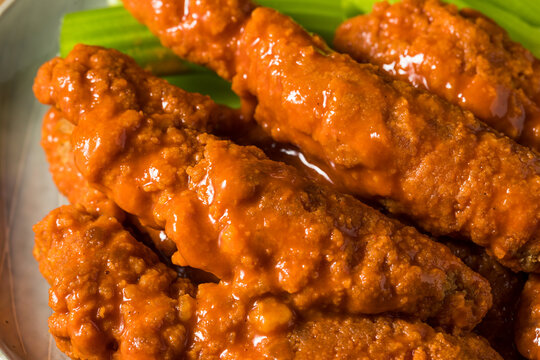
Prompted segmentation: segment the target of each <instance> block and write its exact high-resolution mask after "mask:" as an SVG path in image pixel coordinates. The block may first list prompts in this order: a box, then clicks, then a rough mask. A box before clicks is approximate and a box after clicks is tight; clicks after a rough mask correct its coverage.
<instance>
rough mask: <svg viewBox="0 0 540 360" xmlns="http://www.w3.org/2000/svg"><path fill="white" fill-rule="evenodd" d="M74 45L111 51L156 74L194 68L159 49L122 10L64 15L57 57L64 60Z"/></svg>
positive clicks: (148, 35) (158, 45) (141, 28)
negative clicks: (121, 54)
mask: <svg viewBox="0 0 540 360" xmlns="http://www.w3.org/2000/svg"><path fill="white" fill-rule="evenodd" d="M78 43H83V44H87V45H99V46H104V47H109V48H115V49H117V50H119V51H122V52H124V53H126V54H128V55H130V56H131V57H133V58H134V59H135V60H136V61H137V63H138V64H139V65H141V66H142V67H143V68H146V69H148V70H151V71H152V72H154V73H155V74H158V75H164V74H174V73H178V72H182V71H188V70H189V71H193V70H195V69H198V67H195V66H194V65H190V64H188V63H187V62H185V61H182V60H180V59H179V58H178V57H177V56H176V55H174V53H173V52H172V51H171V50H169V49H167V48H165V47H163V46H162V45H161V43H160V42H159V40H158V39H157V38H156V37H155V36H154V35H153V34H152V33H151V32H150V31H149V30H148V29H147V28H146V27H145V26H143V25H141V24H139V23H138V22H137V20H135V19H134V18H133V17H132V16H131V14H130V13H129V12H128V11H127V10H126V9H124V8H123V7H110V8H104V9H96V10H86V11H80V12H75V13H70V14H66V15H65V16H64V19H63V21H62V28H61V30H60V56H62V57H65V56H66V55H67V54H68V53H69V52H70V51H71V49H73V47H74V46H75V45H76V44H78Z"/></svg>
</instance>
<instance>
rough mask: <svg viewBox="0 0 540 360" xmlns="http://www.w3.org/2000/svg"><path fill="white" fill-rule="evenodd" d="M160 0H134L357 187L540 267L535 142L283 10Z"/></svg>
mask: <svg viewBox="0 0 540 360" xmlns="http://www.w3.org/2000/svg"><path fill="white" fill-rule="evenodd" d="M159 3H160V4H161V5H160V6H161V7H162V8H163V9H167V11H161V10H160V11H158V9H156V8H155V7H154V6H155V3H154V2H152V1H128V0H126V1H125V5H126V7H127V8H128V9H129V10H130V11H132V12H133V14H134V15H135V16H136V17H137V18H139V19H140V20H141V21H143V22H144V23H145V24H147V25H148V26H149V27H150V29H151V30H152V31H153V32H154V33H156V34H157V35H158V36H159V37H160V38H161V39H162V41H163V42H164V43H165V44H166V45H168V46H171V47H172V48H173V49H174V50H175V52H176V53H177V54H179V55H180V56H182V57H185V58H188V59H190V60H192V61H196V62H199V63H203V64H205V65H207V66H209V67H211V68H213V69H214V70H216V71H218V72H219V73H220V74H221V75H222V76H224V77H226V78H228V79H232V80H233V89H234V90H235V91H236V92H237V93H238V94H239V95H240V96H241V97H242V99H243V101H244V111H245V113H246V114H247V115H249V114H250V113H252V112H251V111H250V110H253V109H254V113H253V114H254V115H253V116H254V118H255V119H256V120H257V121H258V122H259V123H260V124H261V125H262V127H263V128H264V129H265V130H266V131H267V132H268V133H270V134H271V135H272V137H273V138H274V139H275V140H277V141H280V142H288V143H293V144H295V145H297V146H298V147H299V148H300V149H301V150H302V151H303V152H304V153H305V154H308V155H310V156H311V157H313V158H318V159H320V160H322V161H324V162H325V163H327V164H328V165H329V166H328V167H329V168H331V169H333V172H334V176H333V178H334V179H339V183H341V184H342V185H343V187H345V188H346V189H347V190H348V191H349V192H350V193H353V194H356V195H360V196H362V197H365V198H369V199H373V200H378V201H380V202H381V203H382V204H384V205H385V206H386V207H387V208H388V209H389V210H390V211H392V212H394V213H405V214H407V215H408V216H410V217H411V218H412V219H413V220H414V221H416V222H417V223H418V224H420V225H421V226H422V227H423V228H424V229H426V230H428V231H430V232H432V233H433V234H435V235H444V234H447V235H456V236H460V237H465V238H470V239H472V240H473V241H474V242H476V243H478V244H480V245H482V246H485V247H487V248H488V249H489V251H490V252H491V253H492V254H494V255H495V256H496V257H497V258H498V259H499V260H500V261H501V262H502V263H503V264H505V265H506V266H509V267H511V268H513V269H515V270H526V271H538V269H539V266H540V261H539V255H540V238H539V237H540V235H539V224H540V211H539V208H540V175H539V170H540V167H539V165H538V157H537V155H536V154H535V153H533V152H531V151H530V150H528V149H526V148H523V147H520V146H518V145H516V144H515V143H514V142H512V141H510V140H509V139H507V138H504V137H500V136H499V135H498V134H496V133H495V132H492V131H491V130H489V129H487V128H486V126H485V125H483V124H482V123H480V122H479V121H478V120H476V119H475V118H474V117H473V116H472V115H471V114H470V113H468V112H464V111H462V110H461V109H459V108H458V107H455V106H452V105H450V104H448V103H447V102H445V101H443V100H441V99H440V98H438V97H436V96H434V95H430V94H427V93H424V92H421V91H418V90H416V89H414V88H413V87H412V86H410V85H408V84H405V83H403V82H400V81H394V80H392V79H390V78H388V77H385V76H382V75H381V74H380V72H379V70H378V69H377V68H376V67H374V66H371V65H367V64H359V63H357V62H355V61H353V60H352V59H351V58H350V57H348V56H346V55H341V54H338V53H335V52H333V51H331V50H330V49H329V48H328V47H327V46H326V45H325V44H324V43H323V42H322V41H321V40H319V39H318V38H316V37H312V36H310V35H309V34H307V33H306V32H305V31H304V30H303V29H301V28H300V27H299V26H298V25H297V24H295V23H294V22H293V21H292V20H291V19H289V18H287V17H286V16H283V15H280V14H278V13H277V12H275V11H273V10H270V9H267V8H256V9H255V10H251V6H250V3H249V2H248V1H240V0H236V1H225V0H222V1H219V0H206V1H197V2H191V1H190V2H186V3H185V4H184V3H183V2H182V1H177V0H165V1H161V2H159ZM181 5H182V6H181ZM183 5H186V6H183ZM232 9H235V10H234V11H236V12H235V16H234V17H231V16H230V13H231V11H233V10H232ZM184 12H186V14H189V16H187V15H186V16H184V15H185V14H184ZM195 14H199V16H198V17H197V20H196V21H192V22H189V24H190V27H188V26H187V24H188V22H187V20H186V19H192V18H195V17H196V16H195ZM202 14H206V15H208V16H206V15H205V16H202ZM209 17H212V21H211V22H210V21H206V19H207V18H209ZM173 24H174V25H173ZM224 24H228V25H224ZM223 27H227V29H229V30H228V31H225V32H220V29H222V28H223ZM234 29H235V30H236V32H234V31H233V30H234ZM190 36H197V37H198V40H200V42H199V44H204V47H202V46H199V47H197V44H195V43H194V42H192V41H188V40H186V39H190ZM194 48H195V50H194ZM225 54H227V55H225ZM203 59H204V60H203Z"/></svg>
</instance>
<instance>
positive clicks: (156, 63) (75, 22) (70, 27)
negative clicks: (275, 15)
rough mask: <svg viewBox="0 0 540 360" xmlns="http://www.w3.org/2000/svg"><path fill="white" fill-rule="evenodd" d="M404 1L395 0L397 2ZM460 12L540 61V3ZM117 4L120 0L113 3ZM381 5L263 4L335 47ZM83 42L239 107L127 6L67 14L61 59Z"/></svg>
mask: <svg viewBox="0 0 540 360" xmlns="http://www.w3.org/2000/svg"><path fill="white" fill-rule="evenodd" d="M397 1H399V0H390V2H391V3H395V2H397ZM446 1H447V2H450V3H453V4H455V5H457V6H458V7H460V8H463V7H471V8H474V9H476V10H479V11H481V12H482V13H484V14H486V15H487V16H489V17H491V18H493V19H494V20H495V21H496V22H497V23H498V24H499V25H501V26H502V27H504V28H505V29H506V30H507V31H508V33H509V34H510V37H511V38H512V39H514V40H515V41H518V42H520V43H521V44H523V46H525V47H527V48H528V49H529V50H531V51H532V52H533V54H535V55H536V56H537V57H540V1H537V0H512V1H509V0H446ZM108 2H109V4H111V5H119V4H121V1H120V0H109V1H108ZM375 2H376V0H258V3H259V4H260V5H262V6H268V7H272V8H274V9H276V10H278V11H280V12H282V13H284V14H287V15H289V16H291V17H292V18H293V19H294V20H296V21H297V22H298V23H299V24H301V25H302V26H304V28H306V29H307V30H308V31H311V32H313V33H317V34H319V35H321V36H322V37H323V38H324V39H325V40H326V41H327V42H328V43H329V44H331V43H332V39H333V35H334V31H335V29H336V28H337V27H338V26H339V24H340V23H341V22H342V21H344V20H345V19H346V18H348V17H351V16H356V15H358V14H362V13H367V12H369V11H371V9H372V7H373V4H374V3H375ZM77 43H85V44H89V45H101V46H105V47H111V48H115V49H118V50H120V51H122V52H124V53H126V54H128V55H130V56H132V57H133V58H134V59H135V60H136V61H137V62H138V63H139V65H141V66H142V67H144V68H146V69H149V70H151V71H152V72H154V73H155V74H157V75H161V76H164V75H171V74H177V75H176V76H173V77H169V78H167V79H168V80H169V81H170V82H171V83H173V84H175V85H178V86H180V87H182V88H184V89H186V90H188V91H194V92H200V93H203V94H206V95H210V96H211V97H212V98H214V100H216V101H217V102H219V103H222V104H225V105H229V106H233V107H238V106H239V99H238V97H236V95H234V94H233V93H232V91H231V90H230V86H229V84H228V83H226V82H225V81H223V80H221V79H219V78H218V77H217V76H216V75H214V74H212V73H210V72H208V71H206V70H204V69H202V68H201V67H199V66H196V65H193V64H190V63H188V62H185V61H182V60H180V59H178V58H177V57H176V56H175V55H174V54H173V53H172V51H170V50H169V49H166V48H164V47H163V46H162V45H161V44H160V42H159V40H158V39H157V38H156V37H155V36H154V35H152V34H151V33H150V31H149V30H148V29H147V28H146V27H145V26H143V25H141V24H139V23H138V22H137V21H136V20H135V19H134V18H133V17H132V16H131V14H130V13H129V12H128V11H127V10H125V9H124V8H123V7H122V6H112V7H109V8H104V9H97V10H86V11H81V12H76V13H71V14H67V15H65V17H64V20H63V23H62V29H61V33H60V55H61V56H66V55H67V54H68V53H69V51H71V49H72V48H73V46H74V45H75V44H77Z"/></svg>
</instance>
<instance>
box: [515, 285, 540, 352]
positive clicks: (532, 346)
mask: <svg viewBox="0 0 540 360" xmlns="http://www.w3.org/2000/svg"><path fill="white" fill-rule="evenodd" d="M539 332H540V276H538V275H530V276H529V280H527V282H526V283H525V288H524V289H523V293H522V294H521V299H520V301H519V310H518V314H517V322H516V339H515V340H516V344H517V347H518V350H519V352H520V353H521V355H523V356H525V357H526V358H527V359H532V360H537V359H540V345H539V343H538V334H539Z"/></svg>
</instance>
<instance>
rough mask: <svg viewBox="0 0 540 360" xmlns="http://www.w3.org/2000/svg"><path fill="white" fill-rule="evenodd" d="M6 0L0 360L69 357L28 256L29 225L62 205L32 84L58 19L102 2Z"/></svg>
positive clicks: (1, 49)
mask: <svg viewBox="0 0 540 360" xmlns="http://www.w3.org/2000/svg"><path fill="white" fill-rule="evenodd" d="M10 2H12V0H4V1H2V0H0V14H1V16H0V359H1V360H4V359H67V358H66V357H65V356H64V355H63V354H62V353H61V352H60V351H59V350H57V349H56V346H55V344H54V339H53V338H52V336H51V335H50V334H49V333H48V331H47V318H48V316H49V315H50V309H49V306H48V304H47V301H48V288H49V287H48V285H47V283H46V282H45V280H44V279H43V278H42V277H41V275H40V274H39V270H38V265H37V262H36V261H35V260H34V258H33V256H32V248H33V246H34V235H33V232H32V225H33V224H35V223H36V222H37V221H39V220H41V219H42V218H43V217H44V216H45V215H46V214H47V213H48V212H49V211H50V210H52V209H53V208H55V207H57V206H58V205H60V204H64V203H65V200H64V199H63V198H62V197H61V196H60V195H59V194H58V192H57V190H56V188H55V186H54V184H53V182H52V179H51V176H50V175H49V172H48V165H47V163H46V160H45V155H44V153H43V151H42V149H41V147H40V145H39V140H40V131H41V119H42V117H43V115H44V114H45V111H46V110H47V107H46V106H43V105H41V104H39V103H38V102H37V100H36V99H35V98H34V96H33V93H32V82H33V79H34V76H35V74H36V71H37V69H38V67H39V66H40V65H41V64H42V63H43V62H45V61H47V60H49V59H50V58H52V57H53V56H55V55H56V54H57V52H58V33H59V28H60V20H61V17H62V15H63V14H64V13H66V12H71V11H76V10H82V9H87V8H95V7H102V6H105V5H106V1H105V0H47V1H41V0H40V1H36V0H15V1H13V3H12V4H11V5H10V4H9V3H10ZM8 5H10V6H8Z"/></svg>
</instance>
